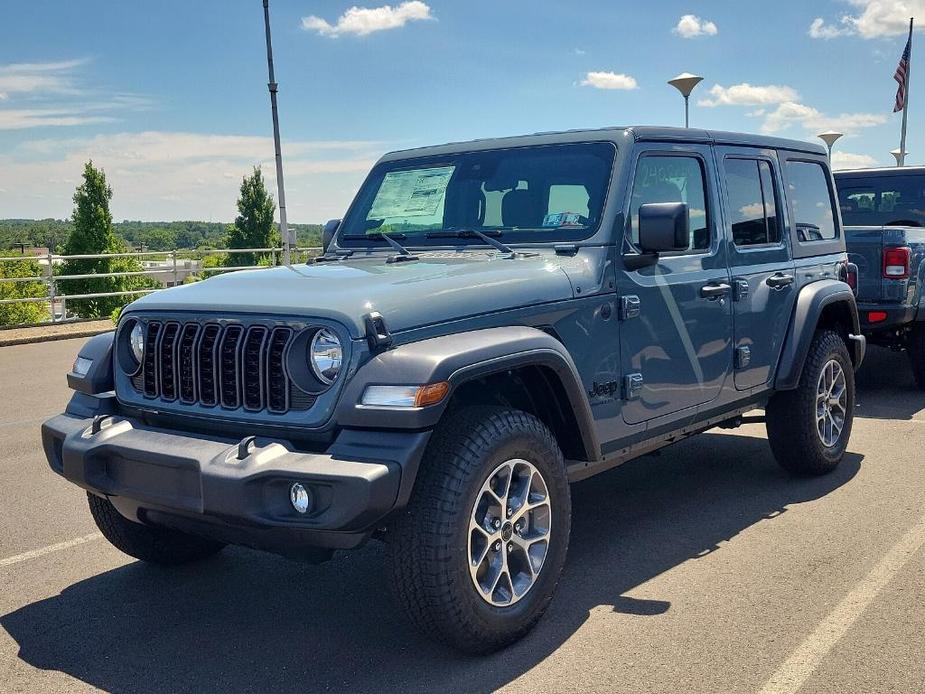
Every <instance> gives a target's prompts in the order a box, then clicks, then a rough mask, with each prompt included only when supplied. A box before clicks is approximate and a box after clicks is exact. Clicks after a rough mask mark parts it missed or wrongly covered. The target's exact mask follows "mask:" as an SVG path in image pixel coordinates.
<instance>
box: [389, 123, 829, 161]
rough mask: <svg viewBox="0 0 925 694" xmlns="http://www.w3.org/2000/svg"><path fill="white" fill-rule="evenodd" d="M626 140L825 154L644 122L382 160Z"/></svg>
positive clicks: (812, 147) (792, 144)
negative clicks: (532, 146)
mask: <svg viewBox="0 0 925 694" xmlns="http://www.w3.org/2000/svg"><path fill="white" fill-rule="evenodd" d="M628 140H630V141H635V142H695V143H703V144H719V145H741V146H745V147H768V148H773V149H787V150H792V151H796V152H805V153H807V154H814V155H825V149H824V148H823V147H822V145H817V144H813V143H811V142H802V141H800V140H789V139H784V138H780V137H769V136H767V135H753V134H748V133H731V132H723V131H718V130H700V129H697V128H668V127H661V126H651V125H643V126H624V127H616V126H615V127H608V128H596V129H580V130H562V131H555V132H541V133H533V134H530V135H516V136H513V137H496V138H485V139H479V140H470V141H468V142H450V143H447V144H443V145H434V146H430V147H417V148H414V149H406V150H398V151H395V152H390V153H388V154H386V155H385V156H384V157H382V161H393V160H396V159H407V158H410V157H427V156H439V155H442V154H453V153H457V152H467V151H469V152H471V151H478V150H486V149H503V148H506V147H526V146H531V145H549V144H558V143H566V142H587V141H605V142H615V143H618V144H619V143H621V142H626V141H628Z"/></svg>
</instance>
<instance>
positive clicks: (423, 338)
mask: <svg viewBox="0 0 925 694" xmlns="http://www.w3.org/2000/svg"><path fill="white" fill-rule="evenodd" d="M325 246H326V252H325V254H324V255H323V256H321V257H320V258H317V259H316V260H315V261H314V262H311V263H309V264H306V265H297V266H293V267H278V268H274V269H267V270H258V271H251V272H238V273H234V274H228V275H223V276H221V277H215V278H213V279H209V280H207V281H204V282H200V283H197V284H191V285H187V286H181V287H176V288H173V289H168V290H165V291H160V292H157V293H154V294H150V295H148V296H146V297H144V298H142V299H140V300H138V301H136V302H134V303H133V304H131V305H130V306H128V307H127V309H126V310H125V311H124V312H123V314H122V317H121V319H120V321H119V325H118V328H117V330H116V331H115V333H110V334H107V335H101V336H98V337H96V338H93V339H91V340H90V341H89V342H88V343H87V344H86V345H85V346H84V347H83V349H82V350H81V351H80V354H79V356H78V357H77V360H76V361H75V363H74V367H73V370H72V372H71V373H69V374H68V383H69V385H70V387H71V388H73V389H74V391H75V393H74V395H73V398H72V399H71V401H70V403H69V404H68V406H67V410H66V412H65V413H64V414H61V415H59V416H57V417H54V418H52V419H50V420H49V421H47V422H46V423H45V424H44V425H43V427H42V438H43V444H44V449H45V453H46V455H47V457H48V461H49V463H50V465H51V467H52V469H54V470H55V471H56V472H58V473H59V474H61V475H63V476H64V477H65V478H67V479H68V480H70V481H72V482H74V483H75V484H77V485H79V486H81V487H83V488H84V489H86V490H87V491H88V498H89V504H90V511H91V513H92V514H93V517H94V518H95V520H96V522H97V524H98V525H99V528H100V530H101V531H102V533H103V534H104V535H105V536H106V538H107V539H108V540H109V541H111V542H112V543H113V544H114V545H115V546H116V547H118V548H119V549H121V550H122V551H124V552H126V553H128V554H129V555H131V556H133V557H137V558H139V559H142V560H145V561H150V562H154V563H158V564H180V563H183V562H188V561H191V560H195V559H200V558H203V557H206V556H208V555H211V554H213V553H215V552H218V551H219V550H220V549H221V548H222V547H223V546H224V545H225V544H227V543H233V544H240V545H247V546H251V547H256V548H261V549H266V550H270V551H274V552H278V553H282V554H285V555H289V556H294V557H303V558H309V559H323V558H325V557H327V556H329V555H330V553H331V552H333V551H334V550H336V549H349V548H353V547H357V546H359V545H361V544H362V543H364V542H365V541H367V540H368V539H370V538H377V539H381V540H384V541H385V542H386V543H387V547H388V556H389V563H390V573H391V577H392V583H393V584H394V589H395V593H396V595H397V597H398V599H399V601H400V602H401V603H403V604H404V605H405V607H406V608H407V611H408V612H409V614H410V616H411V619H412V620H413V621H414V622H415V623H416V624H417V625H419V626H420V627H422V628H423V629H425V630H426V631H428V632H429V633H430V634H433V635H435V636H437V637H439V638H441V639H443V640H444V641H446V642H448V643H450V644H451V645H453V646H455V647H457V648H460V649H462V650H465V651H469V652H487V651H491V650H493V649H497V648H500V647H503V646H505V645H506V644H509V643H511V642H512V641H514V640H515V639H518V638H520V637H521V636H523V635H524V634H525V633H526V632H527V631H529V630H530V628H531V627H533V625H534V624H535V623H536V622H537V621H538V620H539V618H540V617H541V615H542V614H543V612H544V610H545V609H546V608H547V606H548V605H549V602H550V600H551V599H552V596H553V593H554V591H555V588H556V584H557V583H558V581H559V576H560V573H561V571H562V567H563V564H564V562H565V555H566V549H567V547H568V541H569V528H570V515H571V507H570V498H569V483H570V482H573V481H576V480H581V479H584V478H587V477H589V476H591V475H594V474H597V473H599V472H603V471H605V470H608V469H611V468H613V467H615V466H617V465H619V464H621V463H623V462H626V461H628V460H630V459H633V458H637V457H639V456H642V455H645V454H647V453H650V452H652V451H655V450H656V449H659V448H662V447H663V446H667V445H669V444H671V443H674V442H676V441H679V440H681V439H684V438H685V437H688V436H691V435H692V434H697V433H699V432H702V431H705V430H707V429H710V428H711V427H715V426H736V425H738V424H741V423H742V422H743V421H748V420H756V419H760V417H757V416H750V417H745V416H744V415H745V414H746V413H747V412H749V411H751V410H754V409H755V408H762V407H763V408H764V410H765V416H766V421H767V432H768V439H769V442H770V444H771V449H772V451H773V453H774V456H775V457H776V459H777V460H778V462H779V463H780V464H781V465H782V466H783V467H785V468H786V469H787V470H789V471H791V472H793V473H796V474H804V475H816V474H823V473H826V472H829V471H831V470H832V469H834V468H835V466H836V465H838V463H839V461H840V460H841V458H842V456H843V454H844V452H845V448H846V446H847V444H848V438H849V435H850V433H851V423H852V410H853V407H854V370H855V369H856V368H857V367H858V365H859V364H860V362H861V360H862V359H863V357H864V350H865V342H864V338H863V337H862V336H860V330H859V328H858V315H857V309H856V306H855V298H854V295H853V293H852V290H851V288H850V287H849V285H848V284H847V283H846V282H845V281H844V280H845V279H846V273H847V272H848V264H847V258H846V254H845V246H844V239H843V238H842V229H841V220H840V218H839V213H838V207H837V205H836V204H835V195H834V187H833V184H832V177H831V174H830V172H829V168H828V164H827V162H826V158H825V156H824V152H823V150H822V149H821V148H819V147H816V146H813V145H808V144H804V143H801V142H792V141H786V140H778V139H771V138H764V137H753V136H747V135H735V134H728V133H714V132H705V131H699V130H678V129H665V128H648V127H641V128H611V129H605V130H591V131H574V132H564V133H549V134H538V135H530V136H526V137H513V138H505V139H498V140H481V141H475V142H468V143H463V144H450V145H443V146H439V147H429V148H424V149H416V150H411V151H405V152H398V153H393V154H388V155H386V156H385V157H383V158H382V160H381V161H379V162H378V163H377V164H376V166H375V167H374V168H373V170H372V172H371V173H370V175H369V177H368V178H367V180H366V182H365V183H364V184H363V186H362V188H361V189H360V191H359V194H358V195H357V197H356V199H355V200H354V202H353V203H352V205H351V206H350V209H349V210H348V212H347V214H346V217H345V218H344V220H343V221H342V222H341V221H335V222H331V223H329V224H328V225H327V226H326V228H325Z"/></svg>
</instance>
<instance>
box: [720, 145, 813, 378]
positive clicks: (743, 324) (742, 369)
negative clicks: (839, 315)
mask: <svg viewBox="0 0 925 694" xmlns="http://www.w3.org/2000/svg"><path fill="white" fill-rule="evenodd" d="M716 157H717V163H718V165H719V167H720V170H721V171H722V173H723V175H722V176H721V177H720V178H722V179H723V181H724V182H725V190H724V196H723V197H724V203H725V208H726V215H725V218H726V234H727V239H728V241H729V266H730V270H731V273H732V287H733V306H734V324H735V355H734V366H735V385H736V388H738V389H740V390H744V389H747V388H752V387H754V386H760V385H762V384H764V383H767V382H768V381H769V380H770V378H771V374H772V373H774V369H775V367H776V366H777V360H778V357H779V356H780V351H781V347H782V346H783V340H784V336H785V334H786V332H787V325H788V323H789V321H790V313H791V311H792V310H793V301H794V297H795V296H796V291H795V287H794V268H793V262H792V260H791V259H790V250H789V248H788V245H787V234H785V233H783V229H784V228H785V226H784V214H783V209H784V206H783V205H781V204H780V200H782V199H783V198H782V196H781V194H780V191H781V187H780V170H779V167H778V161H777V157H776V155H775V153H774V152H769V151H767V150H756V149H748V148H744V147H722V148H717V150H716Z"/></svg>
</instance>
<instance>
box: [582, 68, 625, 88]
mask: <svg viewBox="0 0 925 694" xmlns="http://www.w3.org/2000/svg"><path fill="white" fill-rule="evenodd" d="M580 84H581V86H582V87H594V88H595V89H637V88H638V87H639V84H638V83H637V82H636V78H634V77H631V76H630V75H624V74H622V73H618V72H589V73H588V74H587V75H585V78H584V79H583V80H582V81H581V82H580Z"/></svg>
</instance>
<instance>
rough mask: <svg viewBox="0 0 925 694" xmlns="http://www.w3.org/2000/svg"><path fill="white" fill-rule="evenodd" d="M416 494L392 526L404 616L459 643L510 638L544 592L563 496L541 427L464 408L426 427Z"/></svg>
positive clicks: (563, 543) (565, 514)
mask: <svg viewBox="0 0 925 694" xmlns="http://www.w3.org/2000/svg"><path fill="white" fill-rule="evenodd" d="M421 465H422V468H421V472H420V473H419V476H418V479H417V481H416V483H415V491H414V495H413V497H412V499H411V502H410V503H409V505H408V507H407V509H406V510H405V511H404V512H403V515H402V517H401V518H400V519H399V520H398V522H397V523H396V524H395V525H394V526H393V527H392V528H391V529H390V532H389V535H390V539H389V563H390V571H391V581H392V587H393V590H394V593H395V595H396V597H397V598H398V600H399V602H401V603H402V604H403V605H404V607H405V609H406V611H407V613H408V614H409V616H410V618H411V620H412V621H413V622H414V623H415V625H416V626H418V627H419V628H421V629H422V630H423V631H425V632H426V633H428V634H430V635H433V636H435V637H437V638H439V639H441V640H442V641H444V642H446V643H448V644H450V645H451V646H453V647H455V648H457V649H459V650H462V651H465V652H468V653H487V652H490V651H493V650H497V649H499V648H503V647H504V646H506V645H508V644H510V643H512V642H514V641H516V640H517V639H519V638H521V637H522V636H523V635H525V634H526V633H527V632H528V631H529V630H530V629H531V628H532V627H533V626H534V625H535V624H536V622H537V621H538V620H539V619H540V617H541V616H542V615H543V612H545V610H546V608H547V607H548V605H549V603H550V601H551V600H552V596H553V593H554V591H555V588H556V585H557V583H558V581H559V575H560V573H561V571H562V566H563V564H564V562H565V554H566V550H567V548H568V538H569V530H570V527H571V519H570V515H571V501H570V498H569V488H568V480H567V478H566V474H565V464H564V461H563V458H562V453H561V451H560V450H559V447H558V445H557V444H556V441H555V439H554V437H553V435H552V433H551V432H550V431H549V429H547V428H546V426H545V425H544V424H543V423H542V422H540V421H539V420H538V419H536V418H535V417H533V416H532V415H529V414H527V413H525V412H521V411H518V410H511V409H505V408H500V407H473V408H468V409H465V410H461V411H460V412H458V413H454V414H451V415H449V416H448V417H447V418H446V420H445V422H444V424H443V425H442V426H441V428H440V429H438V431H437V432H435V434H434V440H433V441H432V442H431V444H430V446H429V447H428V452H427V455H426V457H425V460H424V461H423V462H422V464H421Z"/></svg>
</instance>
